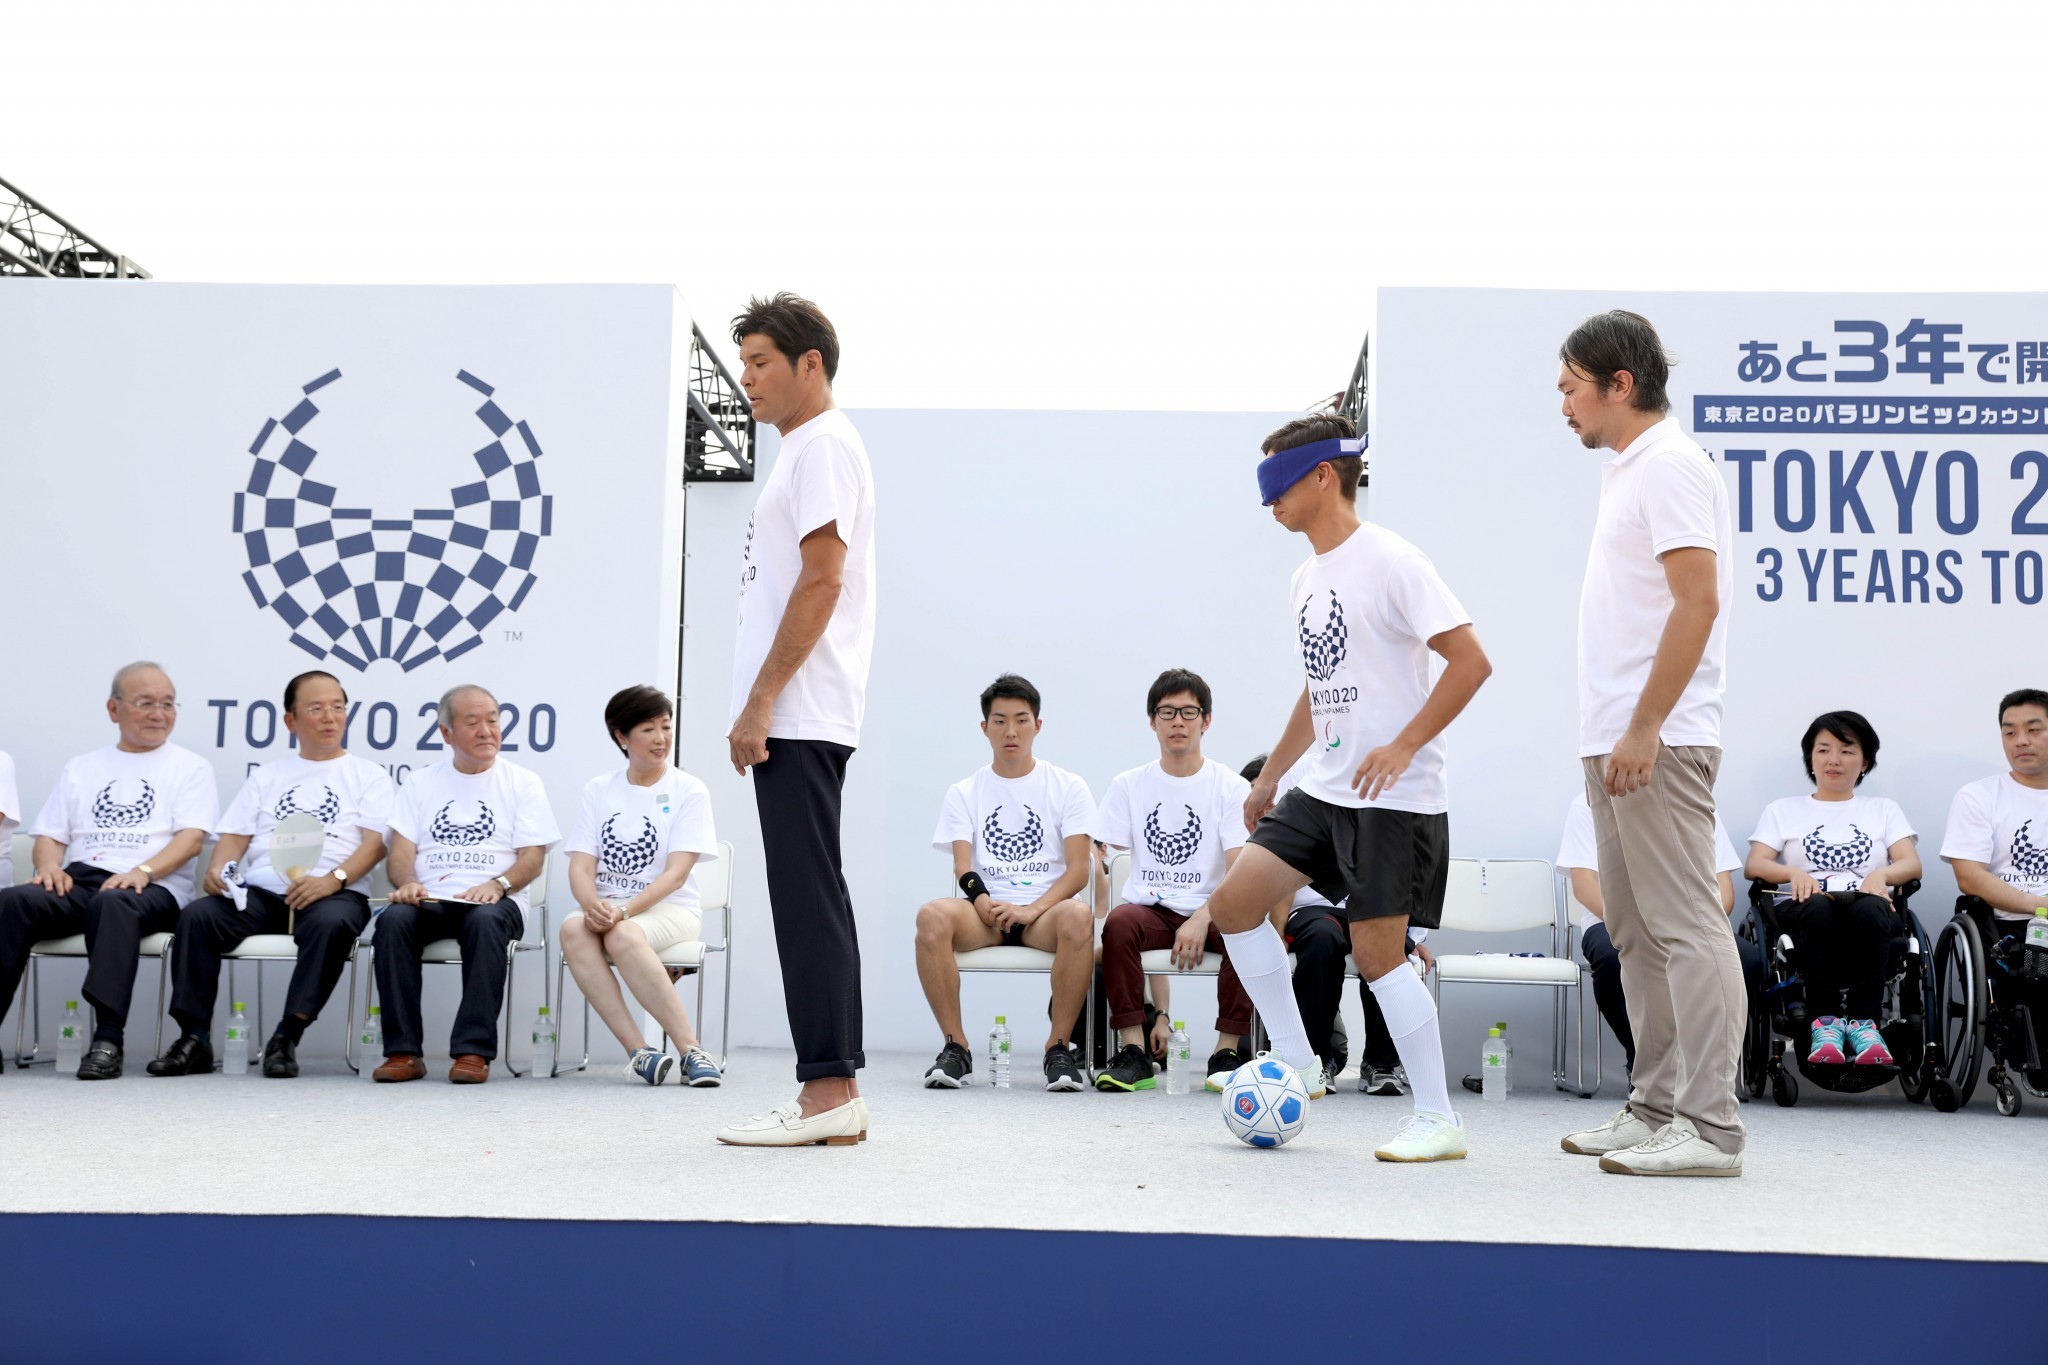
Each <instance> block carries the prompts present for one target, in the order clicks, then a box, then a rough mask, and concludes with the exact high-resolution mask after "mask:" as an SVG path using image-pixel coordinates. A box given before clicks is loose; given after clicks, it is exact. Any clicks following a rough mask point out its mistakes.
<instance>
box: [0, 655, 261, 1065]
mask: <svg viewBox="0 0 2048 1365" xmlns="http://www.w3.org/2000/svg"><path fill="white" fill-rule="evenodd" d="M112 693H113V695H112V696H111V697H109V698H108V700H107V718H108V719H109V720H111V721H113V723H114V725H115V726H116V727H117V728H118V730H119V732H120V737H119V738H118V739H117V740H115V742H114V743H112V744H110V745H108V746H107V747H105V748H104V749H95V750H93V751H92V752H91V753H88V754H80V755H79V756H78V757H77V758H74V759H72V760H71V761H70V762H68V763H66V764H65V765H64V770H63V772H62V773H60V774H59V775H58V777H57V785H56V786H55V787H53V788H52V789H51V791H50V796H49V799H48V800H46V801H45V802H43V809H42V812H41V813H40V814H38V815H37V816H36V819H35V823H34V824H33V825H32V826H30V828H29V833H30V834H33V835H34V836H35V840H36V845H35V875H34V876H33V877H31V878H30V879H29V880H28V881H26V882H24V883H22V884H21V885H20V886H13V887H9V888H7V889H6V890H5V891H0V1010H4V1009H5V1007H6V1002H7V1001H9V1000H11V999H13V997H14V991H15V987H16V986H18V985H19V984H20V982H21V973H22V971H23V969H24V968H26V967H27V966H28V954H29V949H30V948H31V947H33V946H34V945H35V944H37V943H39V942H41V941H43V940H45V939H53V938H65V937H68V936H70V935H72V934H77V933H83V934H84V935H85V944H86V952H87V954H88V956H89V959H90V963H91V965H90V966H88V967H87V968H86V973H85V988H84V992H83V993H84V995H85V999H86V1001H87V1003H89V1004H90V1005H91V1006H92V1008H93V1020H94V1025H95V1026H94V1029H93V1035H92V1044H91V1046H90V1047H88V1048H87V1049H86V1053H85V1058H84V1060H83V1061H81V1062H80V1063H79V1065H78V1079H80V1080H81V1081H107V1080H112V1079H114V1078H115V1077H116V1076H119V1075H120V1074H121V1044H122V1041H123V1032H124V1030H125V1029H126V1027H127V1024H128V1003H129V999H130V997H132V996H133V995H134V993H135V966H136V963H137V961H138V960H139V959H140V957H141V955H142V954H141V946H142V940H143V939H144V938H145V937H146V936H148V935H150V934H162V933H168V932H170V931H171V930H172V929H174V928H175V927H176V926H177V923H178V907H179V906H180V905H181V904H183V903H184V901H185V898H186V897H188V896H190V895H191V894H192V869H191V868H190V867H188V866H186V864H188V863H190V862H191V861H192V858H193V856H194V855H195V854H197V853H198V852H199V848H200V845H202V844H204V843H205V842H206V836H207V835H208V834H210V833H211V832H212V831H213V827H214V822H215V821H216V820H218V819H219V818H220V796H219V793H218V792H217V791H216V790H215V789H214V785H213V768H212V766H211V765H210V764H208V763H207V761H206V760H205V759H203V758H201V757H199V755H197V754H195V753H193V752H192V751H191V750H190V749H186V748H183V747H181V746H179V745H176V744H173V743H171V742H170V739H171V730H172V728H173V727H174V726H176V725H177V723H178V696H177V689H175V688H173V687H172V686H171V680H170V678H169V677H168V676H167V675H166V674H165V673H164V671H163V669H161V668H159V667H158V666H157V665H155V664H152V663H132V664H129V665H128V666H127V667H126V668H124V669H122V670H121V671H120V672H119V673H116V674H115V675H114V685H113V689H112Z"/></svg>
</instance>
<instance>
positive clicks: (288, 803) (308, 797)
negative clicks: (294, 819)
mask: <svg viewBox="0 0 2048 1365" xmlns="http://www.w3.org/2000/svg"><path fill="white" fill-rule="evenodd" d="M273 813H274V814H275V815H276V817H277V818H278V819H279V820H283V819H284V818H285V817H286V816H291V815H310V816H312V817H313V818H314V819H315V820H318V821H319V822H320V823H321V824H323V825H331V824H333V823H334V822H335V821H336V820H339V819H340V818H341V798H340V797H338V796H336V795H335V794H334V788H332V787H330V786H328V785H327V784H326V783H325V782H301V783H299V785H298V786H296V787H293V788H292V789H291V790H290V791H288V792H286V793H285V794H284V795H283V796H280V797H278V798H277V809H276V810H275V811H274V812H273Z"/></svg>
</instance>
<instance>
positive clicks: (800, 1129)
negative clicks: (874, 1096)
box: [718, 1100, 862, 1147]
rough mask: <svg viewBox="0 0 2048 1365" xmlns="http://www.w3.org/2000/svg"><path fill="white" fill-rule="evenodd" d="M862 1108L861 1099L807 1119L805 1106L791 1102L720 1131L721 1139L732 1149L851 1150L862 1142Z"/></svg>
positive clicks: (719, 1137) (719, 1138)
mask: <svg viewBox="0 0 2048 1365" xmlns="http://www.w3.org/2000/svg"><path fill="white" fill-rule="evenodd" d="M861 1108H862V1106H861V1104H860V1102H859V1101H858V1100H850V1101H848V1102H847V1103H845V1104H842V1105H840V1106H839V1107H838V1108H836V1109H827V1110H826V1111H825V1112H824V1113H822V1114H813V1115H812V1116H811V1117H810V1118H805V1117H804V1116H803V1106H802V1105H800V1104H799V1103H798V1102H797V1101H795V1100H791V1101H789V1102H788V1103H787V1104H778V1105H776V1106H775V1107H774V1108H773V1109H770V1110H769V1111H768V1112H767V1113H765V1114H756V1115H755V1116H754V1117H752V1118H750V1119H748V1120H747V1121H746V1122H744V1123H735V1124H732V1125H731V1126H729V1127H726V1128H721V1129H719V1130H718V1140H719V1141H720V1142H723V1143H725V1144H726V1145H728V1146H731V1147H809V1146H814V1145H817V1144H820V1143H822V1144H823V1145H825V1146H827V1147H851V1146H853V1145H854V1144H855V1143H857V1142H859V1141H860V1134H861Z"/></svg>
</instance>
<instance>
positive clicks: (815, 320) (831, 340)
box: [732, 289, 839, 384]
mask: <svg viewBox="0 0 2048 1365" xmlns="http://www.w3.org/2000/svg"><path fill="white" fill-rule="evenodd" d="M755 335H759V336H764V337H767V338H768V339H769V340H770V341H772V342H774V343H775V349H776V350H778V351H780V352H782V354H783V355H784V356H785V357H787V358H788V360H789V363H790V364H791V365H792V366H794V365H795V364H796V363H797V361H799V360H802V359H803V358H804V354H805V353H806V352H808V351H816V352H817V353H818V358H819V359H820V360H822V361H824V362H825V382H826V383H827V384H829V383H831V382H832V381H833V379H835V378H836V377H837V376H838V374H839V333H838V332H836V331H834V330H833V328H832V319H830V318H828V317H826V316H825V310H824V309H822V308H820V307H818V305H817V304H815V303H812V302H811V301H810V300H809V299H807V298H804V297H802V296H801V295H798V294H792V293H790V292H789V291H788V290H787V289H785V290H783V291H782V292H781V293H779V294H777V295H775V296H774V297H773V298H766V299H764V298H761V297H760V296H758V295H756V296H755V297H753V298H751V299H748V300H747V311H746V312H744V313H741V314H740V315H739V316H738V317H736V318H734V319H733V320H732V344H733V345H735V346H737V345H739V344H740V343H742V342H744V341H745V340H746V339H747V338H748V337H750V336H755Z"/></svg>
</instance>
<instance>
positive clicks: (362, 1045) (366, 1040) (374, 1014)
mask: <svg viewBox="0 0 2048 1365" xmlns="http://www.w3.org/2000/svg"><path fill="white" fill-rule="evenodd" d="M383 1064H384V1007H383V1006H382V1005H372V1006H370V1012H369V1013H368V1014H366V1015H364V1016H363V1031H362V1032H361V1033H359V1034H357V1035H356V1067H357V1070H356V1075H357V1076H359V1077H361V1078H362V1079H363V1080H366V1081H368V1080H375V1079H376V1077H375V1076H374V1075H372V1074H371V1073H373V1072H375V1071H376V1069H377V1068H378V1067H380V1066H382V1065H383Z"/></svg>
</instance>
